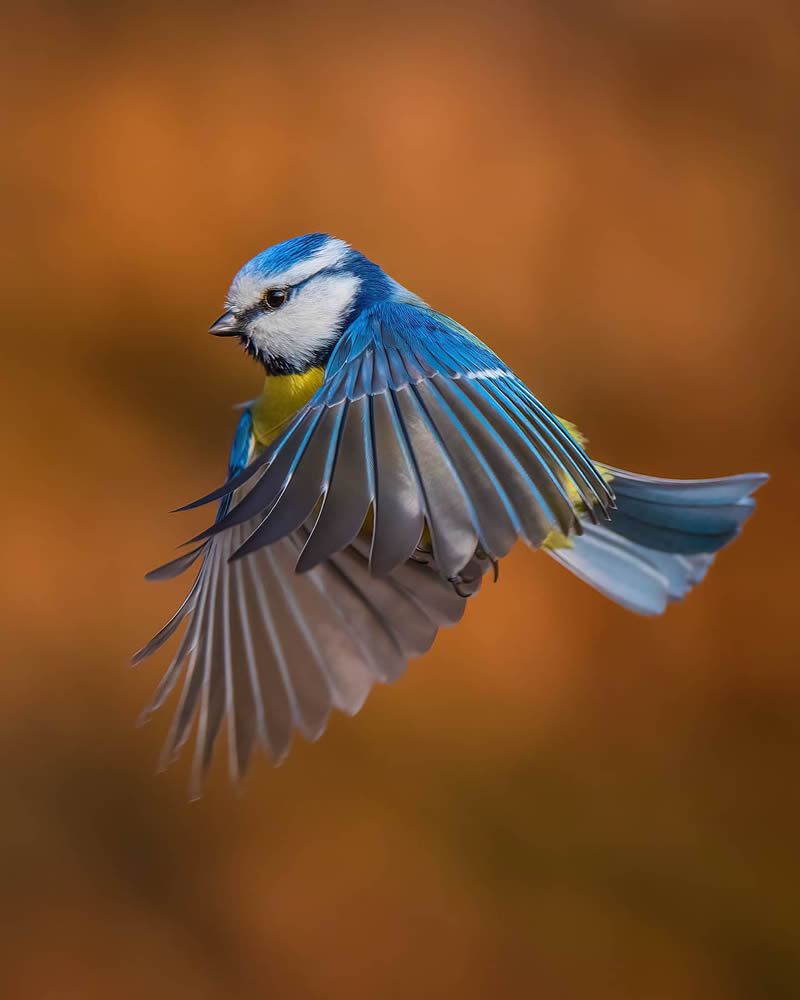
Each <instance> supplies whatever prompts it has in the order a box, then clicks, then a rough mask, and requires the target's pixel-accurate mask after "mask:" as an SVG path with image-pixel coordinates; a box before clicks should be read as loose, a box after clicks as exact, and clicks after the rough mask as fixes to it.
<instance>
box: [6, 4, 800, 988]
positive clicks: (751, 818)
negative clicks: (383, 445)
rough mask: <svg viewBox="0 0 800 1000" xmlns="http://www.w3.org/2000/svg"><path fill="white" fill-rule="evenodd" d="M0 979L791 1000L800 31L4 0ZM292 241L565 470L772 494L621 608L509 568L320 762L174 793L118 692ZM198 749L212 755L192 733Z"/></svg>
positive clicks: (770, 23)
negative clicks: (413, 333) (588, 450)
mask: <svg viewBox="0 0 800 1000" xmlns="http://www.w3.org/2000/svg"><path fill="white" fill-rule="evenodd" d="M4 20H5V25H4V30H3V32H2V33H1V34H0V38H2V41H0V46H2V49H3V56H2V74H3V76H4V77H5V80H4V84H5V86H4V88H3V90H4V95H5V99H4V101H3V104H2V107H0V122H2V127H3V137H4V156H3V158H2V161H0V180H1V181H2V185H1V186H0V189H1V190H2V192H3V195H2V197H3V202H4V204H3V218H4V228H5V239H4V240H3V241H2V245H0V255H2V269H1V270H0V275H1V277H0V281H2V283H3V285H4V296H3V301H4V331H5V332H4V338H3V344H4V353H5V357H4V362H3V365H2V368H0V379H2V387H1V389H2V391H0V401H1V403H0V405H2V406H3V408H4V410H5V412H4V415H3V420H2V421H1V422H0V444H2V446H3V451H2V453H3V455H4V456H5V459H6V466H7V482H8V486H7V489H6V491H5V500H6V509H7V515H6V519H5V523H6V525H7V529H6V536H5V545H4V547H5V553H6V555H5V564H6V567H7V569H6V572H5V573H4V574H3V578H2V581H1V582H0V588H1V589H2V598H3V599H2V602H0V629H2V638H3V649H4V653H5V656H4V660H5V670H4V683H3V694H2V697H0V721H1V722H2V725H0V795H2V802H3V805H4V810H3V812H4V817H3V823H2V825H0V885H2V887H3V889H2V892H0V920H2V925H3V929H4V933H3V935H2V942H0V959H1V961H0V970H1V971H0V993H1V994H2V996H3V997H6V998H8V1000H17V998H24V1000H28V998H31V1000H32V998H36V1000H39V998H51V997H52V998H59V1000H60V998H72V997H74V998H81V1000H83V998H90V1000H91V998H95V997H97V998H101V997H102V998H107V997H109V996H114V997H120V998H127V997H131V998H139V997H142V996H150V997H153V998H156V997H160V996H165V997H167V996H168V997H170V998H171V1000H179V998H181V997H187V998H188V997H192V998H193V1000H197V998H204V997H208V998H220V997H225V998H228V997H243V998H251V997H252V998H261V997H266V996H272V997H302V998H320V1000H321V998H330V997H337V996H342V997H348V998H355V997H409V996H423V997H425V996H451V995H452V996H459V997H464V998H469V997H487V996H513V997H517V996H528V995H535V996H539V997H559V998H573V997H574V998H580V1000H583V998H585V997H591V998H592V1000H605V998H608V1000H619V998H620V997H628V996H631V997H637V998H642V1000H645V998H646V1000H662V998H664V1000H667V998H669V1000H674V998H676V997H680V998H686V1000H693V998H698V1000H723V998H724V1000H728V998H731V1000H753V998H756V997H759V998H760V997H770V998H790V997H796V996H798V995H800V921H798V916H797V913H798V904H800V886H799V885H798V863H797V858H796V854H797V843H798V837H799V836H800V807H799V806H798V794H797V789H796V785H797V782H796V774H797V769H798V764H800V730H799V729H798V723H797V718H798V705H799V704H800V675H799V673H798V651H799V646H800V644H799V643H798V638H797V613H796V610H795V603H796V597H795V592H796V584H795V578H796V572H797V558H798V555H799V554H800V553H798V548H797V544H798V543H797V532H796V529H795V526H794V521H795V519H796V512H795V509H794V501H795V497H796V496H797V493H798V486H800V473H799V472H798V462H797V455H798V452H797V434H798V430H799V429H800V428H798V423H800V409H798V405H797V389H796V384H795V383H796V378H797V371H798V363H797V362H798V351H797V347H796V342H797V321H798V314H799V313H800V309H798V283H797V274H796V272H797V259H796V257H797V254H796V245H797V235H796V234H797V230H798V222H799V221H800V219H798V211H797V208H798V204H800V191H799V190H798V177H800V171H798V167H799V166H800V156H798V153H799V152H800V149H799V147H800V130H798V128H797V107H798V101H799V100H800V24H799V23H798V16H797V8H796V5H794V4H792V3H789V2H786V3H783V2H780V0H762V2H761V3H759V4H757V5H754V4H750V3H739V2H736V0H734V2H726V3H723V2H722V0H702V2H697V0H693V2H691V0H651V2H648V3H646V4H642V3H640V2H635V0H603V2H600V3H588V2H581V0H568V2H558V3H556V2H552V0H551V2H539V3H534V4H527V5H525V4H515V3H513V2H512V0H497V2H495V3H492V4H488V3H481V4H479V3H467V4H460V5H457V6H456V5H452V6H447V5H442V4H437V3H431V2H429V3H425V4H418V3H411V4H404V5H402V7H397V6H396V5H386V6H383V7H380V6H377V7H376V6H373V5H367V4H352V3H347V2H343V3H340V4H336V5H327V4H323V3H314V2H311V0H300V2H296V3H293V4H291V5H286V4H284V5H280V6H277V5H276V6H275V7H274V8H273V7H271V6H270V5H269V4H265V3H262V4H252V5H247V4H242V3H237V2H236V0H234V2H232V3H229V4H224V5H219V4H210V3H205V4H200V5H191V6H190V5H185V6H179V5H169V4H148V3H146V2H145V3H137V4H115V5H100V4H97V3H94V4H79V3H55V2H53V3H46V2H40V3H35V4H32V5H26V6H25V7H18V8H17V9H16V10H15V11H14V12H11V11H6V12H5V15H4ZM318 229H322V230H325V231H329V232H332V233H334V234H336V235H338V236H342V237H344V238H346V239H348V240H350V241H351V242H352V243H353V244H354V245H355V246H357V247H359V248H360V249H362V250H364V251H365V252H366V253H367V254H368V255H369V256H370V257H372V258H373V259H375V260H377V261H378V262H379V263H380V264H382V265H383V266H384V267H385V268H386V269H387V270H388V271H389V272H390V273H391V274H392V275H394V276H395V277H396V278H397V279H398V280H400V281H401V282H403V284H405V285H407V286H409V287H411V288H413V289H414V290H415V291H417V292H418V293H420V294H421V295H423V296H424V297H425V298H427V299H428V300H429V301H431V302H432V303H433V304H435V305H436V306H437V307H438V308H441V309H443V310H445V311H446V312H449V313H451V314H452V315H454V316H456V317H457V318H458V319H459V320H460V321H462V322H464V323H465V324H466V325H468V326H469V327H471V328H472V329H474V330H475V331H476V332H478V333H479V334H480V335H481V336H482V337H484V338H485V339H486V340H488V341H489V342H490V343H491V344H492V346H493V347H495V348H496V349H497V350H498V351H499V353H501V354H502V355H503V357H504V358H505V359H506V360H507V361H508V362H509V363H510V364H511V365H512V366H513V367H514V368H515V369H516V370H517V371H518V372H519V373H520V374H521V375H522V376H523V377H524V378H526V380H527V381H528V382H529V383H530V384H531V385H532V387H533V388H534V390H535V391H536V392H537V393H538V394H539V395H540V396H541V397H542V398H543V399H544V400H545V401H546V402H548V403H549V404H550V405H552V406H553V407H554V408H555V409H556V411H557V412H558V413H560V414H563V415H564V416H565V417H569V418H571V419H573V420H575V421H576V422H577V423H578V425H579V426H580V427H581V428H582V429H583V430H585V431H586V433H587V434H588V435H589V436H590V438H591V441H592V446H593V448H594V452H595V454H596V455H597V457H598V458H600V459H604V460H606V461H609V462H612V463H614V464H616V465H622V466H625V467H628V468H632V469H635V470H637V471H641V472H646V473H652V474H662V475H676V476H702V475H720V474H724V473H733V472H742V471H750V470H758V469H766V470H768V471H770V472H771V473H772V474H773V481H772V482H771V483H770V484H769V485H768V486H767V487H766V488H765V489H764V490H763V492H762V493H761V494H760V495H759V511H758V513H757V515H756V517H755V518H754V519H753V521H752V522H751V523H750V524H748V526H747V530H746V532H745V534H744V536H743V537H742V539H741V540H740V541H738V542H737V543H736V545H735V546H734V547H733V548H732V549H731V550H730V551H726V552H725V553H723V554H722V556H721V557H720V559H719V561H718V565H717V566H716V567H715V568H714V570H713V572H712V573H711V575H710V577H709V579H708V581H707V582H706V583H704V584H703V586H702V587H701V588H700V589H699V591H697V592H696V593H695V594H694V595H693V596H692V597H691V598H690V599H689V600H688V601H687V602H686V603H685V604H683V605H680V606H678V607H675V608H673V609H671V610H670V612H669V613H668V614H667V615H666V616H665V617H664V618H663V619H661V620H657V621H644V620H638V619H636V618H634V617H632V616H629V615H627V614H626V613H625V612H623V611H621V610H619V609H617V608H615V607H614V606H612V605H611V604H609V603H607V602H605V601H604V600H603V599H602V598H601V597H599V596H598V595H596V594H594V593H592V592H590V591H589V590H587V589H586V588H585V587H583V586H582V585H581V584H580V583H578V581H576V580H574V579H571V578H568V577H567V576H566V575H565V574H563V573H562V572H561V571H560V570H559V568H558V567H556V566H555V565H551V564H550V563H549V561H548V560H545V559H543V558H541V557H537V556H535V555H533V554H531V553H529V552H526V551H515V552H514V553H513V554H512V555H511V556H510V557H509V558H508V559H507V560H506V561H505V562H504V565H503V567H502V572H501V579H500V583H499V584H498V586H496V587H487V588H486V589H485V592H484V593H483V594H482V595H481V596H480V598H479V599H478V600H476V601H475V602H474V604H473V605H472V606H471V607H470V609H469V611H468V614H467V617H466V620H465V622H464V623H463V624H462V625H461V626H460V627H459V628H458V629H457V630H453V631H451V632H447V633H445V634H443V635H442V636H440V638H439V640H438V641H437V644H436V647H435V649H434V650H433V652H432V653H431V654H429V655H428V656H427V657H426V658H425V661H424V663H422V662H420V663H416V664H413V665H412V666H411V668H410V669H409V671H408V674H407V676H406V677H404V678H403V680H402V681H401V682H399V683H398V684H397V685H396V686H395V687H393V688H392V689H380V690H377V691H375V692H374V694H373V695H372V696H371V698H370V699H369V701H368V703H367V706H366V707H365V709H364V711H363V712H362V713H361V715H359V716H358V717H357V718H356V719H353V720H347V719H344V718H341V717H336V718H335V719H333V720H332V723H331V726H330V728H329V732H328V733H327V734H326V735H325V736H324V737H323V739H322V740H321V742H320V744H319V745H318V746H316V747H310V746H307V745H305V744H303V743H302V741H300V740H298V742H297V744H296V746H295V748H294V750H293V753H292V755H291V756H290V758H289V761H288V762H287V763H286V764H285V765H284V766H283V767H282V768H280V769H278V770H275V771H273V770H271V769H270V768H269V767H268V766H267V765H266V764H265V763H264V762H263V761H258V762H257V763H256V765H255V767H254V769H253V772H252V774H251V776H250V778H249V780H248V783H247V794H246V795H244V796H242V795H237V793H236V791H235V790H233V789H231V788H230V787H229V786H228V785H227V781H226V778H225V775H224V766H222V765H221V763H220V761H219V760H218V762H217V764H218V766H217V767H216V768H215V770H214V773H213V775H212V778H211V781H210V783H209V787H208V790H207V794H206V796H205V798H204V799H203V800H202V801H201V802H200V803H199V804H195V805H189V804H188V802H187V794H186V785H187V770H188V768H187V766H186V762H185V761H184V762H182V763H181V765H179V766H177V767H176V768H174V769H173V770H172V771H170V772H169V773H168V774H167V775H166V776H162V777H158V778H157V777H155V776H154V775H153V769H154V765H155V761H156V757H157V750H158V745H159V742H160V740H161V739H162V738H163V737H164V734H165V732H166V727H167V721H168V720H167V717H166V715H162V716H159V717H158V718H157V720H156V721H155V722H154V723H152V724H151V725H150V727H148V728H147V729H144V730H141V731H138V730H136V729H135V728H134V721H135V718H136V715H137V712H138V709H139V707H140V706H141V705H142V703H143V702H144V700H145V699H146V697H147V694H148V693H149V691H150V689H151V688H152V687H153V686H154V685H155V683H156V679H157V676H158V672H159V665H157V664H151V663H148V664H147V665H145V666H144V667H143V668H141V669H140V670H139V671H136V672H134V673H125V672H124V670H123V669H122V668H123V666H124V664H125V662H126V661H127V658H128V655H129V654H130V652H131V651H132V650H133V649H135V648H137V646H138V645H139V644H140V643H141V642H142V641H143V640H144V639H145V638H147V637H148V636H149V635H150V634H151V633H152V632H153V631H154V630H155V629H156V628H157V627H158V625H159V624H160V623H161V621H162V620H163V619H165V618H166V616H167V614H168V613H169V611H170V610H171V608H172V606H173V604H174V603H175V602H177V601H178V600H179V598H180V595H181V593H182V588H183V583H182V582H177V583H175V584H170V585H164V586H162V587H160V588H157V587H149V586H147V585H145V584H144V583H143V582H142V579H141V577H142V573H143V572H144V571H145V570H146V569H148V568H150V567H151V566H153V565H155V564H156V563H158V562H159V561H161V560H162V559H164V558H166V557H167V556H168V553H169V550H170V548H171V546H173V545H174V544H176V543H177V542H179V541H182V540H183V539H184V538H186V537H188V535H189V534H191V533H193V531H194V530H197V529H198V528H199V527H200V526H202V525H203V523H204V520H203V518H204V517H205V514H204V512H200V513H199V514H198V515H197V516H196V517H195V516H194V515H192V516H189V515H181V516H180V518H181V519H180V521H178V520H176V519H175V518H173V519H170V518H169V517H167V516H166V514H165V511H166V510H167V509H169V508H172V507H175V506H177V505H178V504H179V503H182V502H185V501H187V500H189V499H191V498H193V497H194V496H197V495H199V494H200V493H201V492H204V491H205V490H206V488H208V487H211V486H213V485H216V484H217V482H218V481H219V479H220V476H221V475H222V474H223V472H224V468H225V461H226V454H227V448H228V444H229V440H230V436H231V433H232V429H233V426H234V422H235V414H234V413H233V412H232V410H231V404H232V403H234V402H236V401H238V400H242V399H246V398H249V397H250V396H252V395H254V394H255V392H256V391H257V389H258V384H259V373H258V370H257V368H256V367H254V366H253V365H252V363H250V362H248V361H246V360H245V359H244V358H243V357H242V356H240V354H239V353H238V352H237V351H235V350H234V349H233V348H232V345H231V344H229V343H220V342H217V341H212V340H211V339H210V338H207V337H206V336H205V333H204V331H205V329H206V328H207V326H208V323H209V322H210V321H211V320H212V319H213V318H214V317H215V316H216V314H217V313H218V311H219V308H220V304H221V300H222V297H223V295H224V292H225V289H226V287H227V283H228V281H229V280H230V277H231V276H232V274H233V273H234V271H235V270H236V269H237V268H238V267H239V266H240V264H241V263H242V262H243V261H244V260H245V259H247V258H248V257H250V256H251V255H252V254H253V253H255V252H257V251H258V250H260V249H262V248H263V247H264V246H267V245H269V244H271V243H274V242H276V241H277V240H280V239H284V238H286V237H288V236H291V235H294V234H297V233H300V232H304V231H308V230H318ZM218 756H220V757H222V756H223V755H218Z"/></svg>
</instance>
